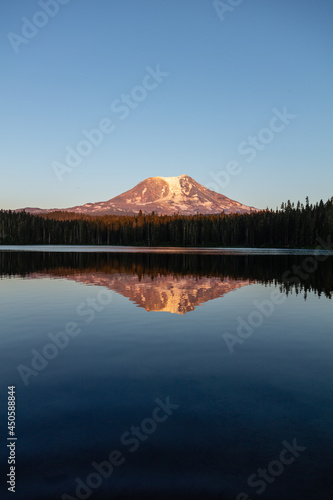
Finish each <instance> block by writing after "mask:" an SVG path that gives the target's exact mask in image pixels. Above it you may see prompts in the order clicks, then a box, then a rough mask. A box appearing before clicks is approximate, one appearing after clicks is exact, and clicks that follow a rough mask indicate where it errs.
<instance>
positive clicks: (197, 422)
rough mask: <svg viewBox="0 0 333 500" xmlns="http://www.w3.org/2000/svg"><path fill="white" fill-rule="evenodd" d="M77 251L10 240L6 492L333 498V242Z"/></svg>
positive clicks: (3, 342) (4, 317)
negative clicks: (12, 452)
mask: <svg viewBox="0 0 333 500" xmlns="http://www.w3.org/2000/svg"><path fill="white" fill-rule="evenodd" d="M69 250H71V253H70V254H67V255H65V253H63V254H62V253H58V254H55V253H53V252H51V251H50V250H49V249H47V252H44V253H41V252H31V253H30V252H22V251H19V252H18V251H16V252H11V251H6V252H3V253H0V262H1V268H0V270H1V273H0V274H1V276H2V278H1V280H0V298H1V302H0V304H1V327H0V329H1V332H0V350H1V351H0V352H1V367H0V373H1V381H2V384H1V387H2V391H1V396H2V397H1V401H2V402H1V422H2V425H1V438H2V440H1V441H2V443H3V444H2V447H1V451H0V458H1V463H2V465H3V467H2V469H3V470H4V473H5V474H7V472H8V470H7V469H8V467H9V466H8V464H7V456H8V452H7V450H6V438H7V434H6V411H7V408H6V392H7V386H8V385H15V386H16V405H17V415H16V419H17V433H16V436H17V444H16V467H17V479H16V493H15V495H16V496H13V495H11V493H9V492H8V491H7V487H6V485H5V481H2V484H1V489H2V491H1V493H0V497H1V498H12V497H13V498H16V499H18V500H21V499H22V500H23V499H24V500H30V499H34V500H39V499H51V500H52V499H61V498H62V499H66V498H67V499H68V498H91V499H110V500H111V499H123V498H124V499H127V498H129V499H132V498H133V499H141V498H144V499H150V498H151V499H153V498H154V499H159V498H163V499H164V498H165V499H166V498H168V499H169V498H170V499H173V498H176V499H178V498H191V499H192V498H194V499H208V500H209V499H237V498H238V500H241V499H242V500H245V499H246V500H248V499H256V498H262V499H269V500H270V499H271V500H275V499H276V500H277V499H285V500H289V499H290V500H294V499H303V498H304V499H308V500H312V499H321V500H326V499H327V500H328V499H331V498H332V497H333V482H332V474H331V473H332V465H333V433H332V423H333V418H332V417H333V363H332V359H333V334H332V318H333V315H332V300H331V298H330V291H333V280H332V260H333V257H330V256H328V255H325V259H322V261H321V262H319V263H318V265H317V267H318V268H316V269H315V270H313V271H311V272H307V273H306V275H307V277H306V278H304V279H300V280H299V281H298V282H297V290H296V287H295V280H294V283H289V284H288V283H286V282H285V281H284V280H283V279H282V275H283V273H284V272H285V271H288V270H290V269H292V266H293V265H295V266H296V265H297V266H302V265H303V267H304V259H305V256H304V255H303V254H297V252H296V254H293V253H292V252H289V253H288V255H283V253H275V254H273V255H261V254H259V255H253V256H252V257H251V255H250V254H247V255H237V252H236V253H232V252H231V253H232V254H231V255H225V256H222V255H215V253H214V252H212V253H210V252H209V250H206V255H201V256H200V255H199V254H198V255H196V254H195V253H194V255H186V254H183V252H182V251H180V252H179V251H178V253H177V252H175V249H171V250H170V252H171V253H172V254H176V255H172V256H170V255H169V256H168V255H167V252H164V253H163V252H162V253H160V254H159V255H157V256H155V257H153V256H152V255H151V254H148V255H143V254H142V253H141V252H140V251H139V253H138V251H137V252H136V253H135V252H134V253H133V254H131V255H127V256H124V254H122V252H119V249H117V250H118V251H117V252H116V253H115V255H105V254H102V253H99V254H92V255H90V256H85V255H83V256H82V255H78V254H77V253H75V252H74V251H73V250H76V249H73V248H72V249H69ZM32 253H33V255H32ZM89 253H91V251H89ZM306 255H307V256H309V255H310V256H312V258H314V259H315V258H316V257H315V256H314V255H315V253H314V252H313V253H311V251H307V252H306ZM322 255H324V254H322ZM244 259H245V260H244ZM249 259H250V260H249ZM313 262H314V261H313ZM306 269H308V268H306ZM303 275H304V269H303ZM296 292H297V293H296ZM273 299H274V300H273ZM258 304H259V307H258ZM260 307H261V308H262V309H259V308H260ZM260 311H265V314H264V313H263V312H260ZM240 324H242V325H243V326H242V329H240V328H239V325H240ZM244 325H246V326H244ZM251 325H252V326H251ZM237 327H238V330H239V331H238V332H237ZM66 328H67V334H64V331H65V329H66ZM68 332H71V334H69V333H68ZM239 332H241V334H239ZM50 334H51V336H50ZM52 335H53V336H52ZM55 338H57V339H58V342H59V345H61V347H59V346H58V347H57V346H55V341H54V339H55ZM37 358H38V359H37ZM34 363H35V364H34ZM36 363H37V364H36ZM38 363H39V364H38ZM29 370H30V371H29ZM168 404H169V409H168ZM170 405H171V406H170ZM295 440H296V444H297V446H298V447H299V451H297V448H296V451H295V452H294V453H295V454H294V455H292V454H291V453H290V452H288V453H287V455H283V456H287V457H288V459H289V462H290V463H288V464H287V463H285V464H282V462H281V460H280V459H279V457H280V455H281V452H282V451H283V450H284V449H285V448H286V443H287V445H290V446H292V444H293V442H294V443H295ZM115 450H117V451H115ZM112 453H113V455H112ZM110 454H111V457H113V458H112V459H113V460H114V462H115V463H114V464H113V468H112V465H110V460H111V458H110ZM296 455H297V456H296ZM106 461H107V462H108V463H109V465H108V466H107V465H105V464H104V466H105V468H104V475H105V476H107V475H108V477H102V474H101V473H100V472H98V473H97V471H96V467H95V466H94V465H93V463H95V465H97V464H101V463H102V462H106ZM291 462H292V463H291ZM279 464H280V465H279ZM281 464H282V465H281ZM97 467H98V466H97ZM108 467H109V469H108ZM110 467H111V468H110ZM260 468H261V469H266V470H267V474H266V476H265V477H266V478H268V479H267V480H266V479H263V478H258V474H260V472H258V469H260ZM111 469H112V472H110V471H111ZM91 474H93V475H91ZM274 474H275V475H274ZM251 475H252V482H251V481H249V477H250V476H251ZM78 478H79V479H78ZM87 478H88V479H87ZM79 483H80V484H81V489H78V490H77V491H76V488H77V485H78V484H79ZM89 484H90V486H89ZM253 484H254V485H253ZM262 489H263V490H264V491H263V492H262V493H259V491H260V490H262ZM241 493H243V495H241Z"/></svg>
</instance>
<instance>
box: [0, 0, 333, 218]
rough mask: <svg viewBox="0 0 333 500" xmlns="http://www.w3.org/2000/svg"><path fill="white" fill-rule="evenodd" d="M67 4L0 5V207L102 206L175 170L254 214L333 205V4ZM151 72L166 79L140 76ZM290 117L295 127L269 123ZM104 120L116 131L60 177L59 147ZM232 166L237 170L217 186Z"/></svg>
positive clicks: (175, 0)
mask: <svg viewBox="0 0 333 500" xmlns="http://www.w3.org/2000/svg"><path fill="white" fill-rule="evenodd" d="M43 1H44V3H45V10H44V11H43V9H41V7H40V5H39V3H43ZM61 1H62V5H60V3H58V2H57V3H56V4H55V3H54V2H56V0H53V1H51V2H50V4H48V6H47V1H46V0H40V2H39V3H38V2H37V1H35V0H21V1H19V0H4V1H3V2H2V6H1V17H0V30H1V32H0V36H1V40H2V42H1V45H0V46H1V49H0V57H1V70H2V76H1V87H2V89H1V94H0V102H1V117H2V120H1V130H0V136H1V150H0V158H1V184H0V208H5V209H7V208H11V209H14V208H20V207H25V206H35V207H41V208H51V207H69V206H74V205H78V204H83V203H86V202H94V201H102V200H103V201H104V200H108V199H110V198H112V197H114V196H116V195H117V194H120V193H121V192H123V191H125V190H127V189H130V188H131V187H133V186H134V185H135V184H137V183H138V182H140V181H141V180H143V179H145V178H147V177H151V176H177V175H180V174H183V173H185V174H188V175H190V176H192V177H193V178H194V179H195V180H197V181H198V182H200V183H201V184H203V185H206V186H207V187H209V188H213V187H214V185H215V186H216V190H218V191H220V192H222V193H223V194H225V195H226V196H228V197H230V198H233V199H236V200H238V201H240V202H242V203H245V204H248V205H253V206H256V207H259V208H265V207H266V206H268V207H270V208H273V209H275V207H276V206H280V204H281V202H282V201H286V200H287V199H291V200H292V201H297V200H298V199H300V200H301V201H304V199H305V196H307V195H308V196H309V197H310V202H316V201H318V200H320V198H323V199H324V201H326V200H327V199H328V198H330V197H331V196H333V168H332V117H333V105H332V104H333V98H332V89H333V78H332V76H333V71H332V65H333V57H332V49H333V30H332V25H333V2H332V1H331V0H316V1H314V0H311V1H310V0H302V1H300V0H269V1H267V0H251V1H250V0H244V1H243V2H242V1H240V2H239V5H238V6H236V7H232V9H233V10H230V11H227V12H225V14H223V13H221V11H220V16H219V15H218V13H217V12H216V10H215V8H214V6H213V2H212V1H210V0H209V1H208V0H167V1H166V0H112V1H111V0H94V1H88V0H80V1H78V0H69V1H68V2H67V4H66V0H61ZM59 2H60V0H59ZM231 3H233V2H231ZM234 3H237V2H234ZM225 4H226V5H228V0H226V1H225ZM58 7H59V8H58ZM50 9H53V11H52V15H53V17H51V15H50V14H47V13H45V12H46V11H47V10H48V11H49V12H51V10H50ZM56 10H58V12H56ZM38 11H39V13H38ZM40 11H42V12H44V14H40ZM22 18H26V19H27V20H28V21H29V22H33V23H35V24H38V25H39V27H38V28H34V27H33V26H31V25H29V24H28V23H27V21H26V20H22ZM221 18H223V19H221ZM32 30H33V31H32ZM8 33H12V35H10V36H9V37H8ZM20 37H21V38H20ZM27 37H30V38H27ZM157 65H159V66H160V71H161V72H163V73H169V74H168V75H167V76H166V75H164V76H163V77H160V80H162V81H161V82H157V81H156V80H154V79H153V77H151V76H149V77H148V76H147V77H146V75H147V74H148V73H147V67H148V66H149V67H150V68H151V69H156V67H157ZM145 77H146V79H145V80H144V78H145ZM143 81H144V82H145V84H146V85H148V86H149V88H150V90H145V88H143V87H142V83H143ZM138 86H141V88H138ZM152 87H155V88H152ZM133 92H134V96H135V99H136V100H135V99H134V98H133V97H130V104H122V106H125V108H122V111H121V110H120V109H119V106H120V102H119V101H116V100H117V99H119V100H122V99H127V98H126V94H127V95H128V94H130V95H131V93H133ZM145 94H146V95H145ZM112 104H113V110H112V109H111V105H112ZM130 106H132V108H131V107H130ZM284 107H286V110H287V113H288V114H291V115H295V116H294V117H293V118H292V119H291V118H289V119H285V122H288V121H289V123H284V124H283V122H281V120H280V121H279V120H275V121H273V122H272V118H273V117H274V112H273V111H272V110H273V109H275V111H279V112H282V111H283V108H284ZM117 110H118V111H117ZM126 110H127V111H126ZM104 119H108V120H110V121H112V131H111V132H109V133H103V134H102V137H103V140H102V142H101V144H99V145H96V146H90V149H91V151H90V152H89V154H88V155H87V156H85V157H81V160H82V161H81V162H80V164H79V165H78V166H77V167H75V168H72V167H69V166H68V164H66V162H65V157H66V147H67V146H70V147H72V148H74V149H75V148H76V147H77V145H78V143H79V142H80V141H82V140H86V138H85V137H84V135H83V133H82V130H84V129H85V130H88V131H90V130H91V129H94V128H96V127H98V126H99V124H100V122H101V120H104ZM107 124H108V125H109V129H108V130H110V127H111V125H110V122H107ZM271 125H273V129H274V130H273V131H272V127H271ZM282 125H283V126H282ZM281 128H282V130H281ZM262 129H266V130H264V131H262ZM267 129H270V130H267ZM277 129H278V130H279V131H277ZM258 134H259V135H258ZM250 136H252V137H254V138H255V140H256V141H258V139H256V138H258V137H259V138H260V139H259V142H256V147H254V146H250V145H248V144H247V142H248V140H249V137H250ZM261 139H262V140H261ZM250 140H253V139H250ZM263 141H264V142H263ZM249 147H251V148H253V147H254V149H252V152H251V151H249V149H248V148H249ZM239 148H240V150H239ZM256 148H257V149H256ZM246 151H247V153H245V152H246ZM81 156H82V155H81ZM252 158H253V159H252ZM250 159H251V160H252V161H248V160H250ZM230 161H235V162H237V163H238V164H239V167H238V169H239V170H241V172H240V173H238V175H233V176H231V177H230V180H229V182H225V177H223V176H224V174H222V172H223V171H225V170H226V166H227V164H228V162H230ZM54 162H59V163H62V164H63V165H65V167H66V168H67V169H69V170H70V171H66V172H65V173H62V177H61V178H62V182H60V181H59V179H58V178H57V176H56V174H55V171H54V168H53V167H54ZM214 176H215V180H214ZM222 178H223V180H224V182H223V183H222V184H221V183H220V184H219V182H218V181H217V180H216V179H222Z"/></svg>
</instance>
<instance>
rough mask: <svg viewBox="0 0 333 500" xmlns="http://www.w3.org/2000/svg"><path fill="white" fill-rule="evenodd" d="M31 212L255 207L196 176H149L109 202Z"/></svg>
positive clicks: (165, 211) (206, 210)
mask: <svg viewBox="0 0 333 500" xmlns="http://www.w3.org/2000/svg"><path fill="white" fill-rule="evenodd" d="M25 210H26V211H29V212H31V213H41V212H50V211H55V210H66V211H68V212H76V213H82V214H90V215H116V214H117V215H132V214H137V213H138V212H139V211H140V210H142V212H143V213H151V212H155V213H158V214H166V215H172V214H174V213H179V214H182V215H191V214H197V213H200V214H218V213H221V212H223V211H224V212H226V213H233V212H245V213H248V212H251V211H254V210H256V209H255V208H254V207H249V206H246V205H243V204H241V203H239V202H237V201H234V200H231V199H230V198H227V197H226V196H224V195H222V194H220V193H216V192H215V191H211V190H210V189H207V188H205V187H204V186H202V185H201V184H199V183H198V182H196V181H195V180H194V179H192V177H190V176H188V175H186V174H182V175H179V176H177V177H149V178H148V179H145V180H144V181H142V182H139V184H137V185H136V186H134V187H133V188H132V189H130V190H128V191H126V192H125V193H122V194H120V195H118V196H116V197H115V198H112V199H110V200H108V201H102V202H98V203H86V204H85V205H80V206H75V207H71V208H66V209H50V210H46V209H45V210H41V209H25Z"/></svg>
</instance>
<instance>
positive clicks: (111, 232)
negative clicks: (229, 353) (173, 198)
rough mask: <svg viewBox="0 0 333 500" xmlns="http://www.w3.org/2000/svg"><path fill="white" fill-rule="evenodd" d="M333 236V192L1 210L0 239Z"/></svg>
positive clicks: (127, 241)
mask: <svg viewBox="0 0 333 500" xmlns="http://www.w3.org/2000/svg"><path fill="white" fill-rule="evenodd" d="M332 236H333V198H332V199H331V200H329V201H327V202H326V203H323V201H322V200H321V201H320V202H319V203H316V204H315V205H310V204H309V202H308V199H307V200H306V204H305V205H303V204H301V203H300V202H298V203H297V205H296V206H295V205H294V204H292V203H291V202H290V201H288V202H287V203H283V204H282V205H281V208H280V209H277V210H275V211H273V210H268V209H266V210H262V211H258V212H252V213H250V214H239V213H236V214H225V213H224V212H223V213H221V214H217V215H199V214H198V215H177V214H175V215H158V214H155V213H154V212H153V213H152V214H148V215H145V214H142V212H140V213H139V214H138V215H131V216H118V215H105V216H88V215H81V214H75V213H70V212H53V213H48V214H45V215H31V214H29V213H27V212H24V211H22V212H13V211H10V210H9V211H4V210H2V211H0V245H145V246H163V245H175V246H226V247H228V246H245V247H286V248H288V247H295V248H300V247H316V246H318V245H319V244H320V241H326V242H327V241H331V239H332Z"/></svg>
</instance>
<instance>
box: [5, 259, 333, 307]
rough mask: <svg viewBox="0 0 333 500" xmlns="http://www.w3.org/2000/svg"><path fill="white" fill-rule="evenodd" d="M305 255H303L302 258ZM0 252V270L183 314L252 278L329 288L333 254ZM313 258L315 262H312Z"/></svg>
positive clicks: (321, 290) (286, 286)
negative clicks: (54, 280) (114, 294)
mask: <svg viewBox="0 0 333 500" xmlns="http://www.w3.org/2000/svg"><path fill="white" fill-rule="evenodd" d="M306 259H307V260H306ZM310 259H312V261H311V262H312V268H310V267H309V262H310V261H309V257H306V256H302V255H285V254H283V253H282V254H281V255H216V254H214V253H212V254H197V255H196V254H177V253H171V254H170V253H168V254H147V253H130V254H126V253H98V254H93V253H76V252H70V253H52V252H38V253H36V252H32V253H21V252H1V253H0V264H1V267H0V275H1V276H17V275H19V276H21V277H24V278H30V279H38V278H41V277H49V278H66V279H68V280H73V281H76V282H80V283H84V284H87V285H97V286H103V287H106V288H108V289H110V290H113V291H115V292H117V293H119V294H121V295H123V296H124V297H127V298H129V299H130V300H131V301H132V302H134V303H135V304H136V305H137V306H139V307H142V308H144V309H145V310H146V311H164V312H169V313H176V314H181V315H183V314H186V313H188V312H190V311H193V310H194V309H195V308H196V307H197V306H199V305H202V304H204V303H206V302H207V301H210V300H213V299H216V298H218V297H222V296H223V295H225V294H227V293H229V292H231V291H233V290H236V289H239V288H241V287H244V286H248V285H250V284H252V283H261V284H265V285H267V284H275V285H276V286H279V287H280V289H281V291H282V292H284V293H286V294H289V293H292V292H295V293H296V294H298V293H303V295H304V298H305V299H306V297H307V293H308V292H309V291H313V292H315V293H317V294H318V295H319V296H320V295H321V294H324V295H325V296H326V297H328V298H331V294H332V282H333V273H332V262H333V257H332V256H325V257H324V258H323V257H321V258H320V260H317V257H316V256H315V255H313V256H312V257H310ZM313 263H315V265H314V264H313Z"/></svg>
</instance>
